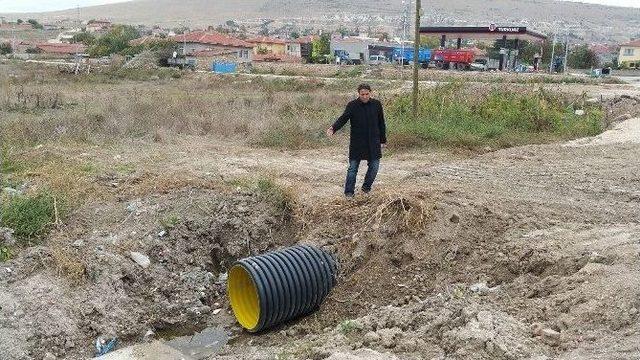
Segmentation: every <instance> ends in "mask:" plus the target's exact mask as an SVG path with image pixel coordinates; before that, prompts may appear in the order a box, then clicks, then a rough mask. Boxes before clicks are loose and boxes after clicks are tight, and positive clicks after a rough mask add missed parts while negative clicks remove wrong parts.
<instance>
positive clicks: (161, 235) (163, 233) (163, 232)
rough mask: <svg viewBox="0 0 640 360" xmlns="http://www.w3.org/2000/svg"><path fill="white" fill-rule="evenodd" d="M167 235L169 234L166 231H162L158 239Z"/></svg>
mask: <svg viewBox="0 0 640 360" xmlns="http://www.w3.org/2000/svg"><path fill="white" fill-rule="evenodd" d="M165 235H167V232H166V231H165V230H162V231H160V232H159V233H158V237H163V236H165Z"/></svg>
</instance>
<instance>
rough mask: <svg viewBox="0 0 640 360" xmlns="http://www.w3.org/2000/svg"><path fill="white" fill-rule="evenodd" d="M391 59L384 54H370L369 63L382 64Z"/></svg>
mask: <svg viewBox="0 0 640 360" xmlns="http://www.w3.org/2000/svg"><path fill="white" fill-rule="evenodd" d="M388 62H389V61H388V60H387V57H386V56H384V55H370V56H369V65H382V64H386V63H388Z"/></svg>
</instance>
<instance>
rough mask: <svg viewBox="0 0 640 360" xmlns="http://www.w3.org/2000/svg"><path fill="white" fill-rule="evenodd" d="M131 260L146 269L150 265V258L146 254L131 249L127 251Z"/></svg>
mask: <svg viewBox="0 0 640 360" xmlns="http://www.w3.org/2000/svg"><path fill="white" fill-rule="evenodd" d="M129 256H130V257H131V260H133V261H135V262H136V264H138V265H140V266H141V267H142V268H143V269H146V268H148V267H149V265H151V260H149V257H147V255H144V254H141V253H139V252H135V251H131V252H130V253H129Z"/></svg>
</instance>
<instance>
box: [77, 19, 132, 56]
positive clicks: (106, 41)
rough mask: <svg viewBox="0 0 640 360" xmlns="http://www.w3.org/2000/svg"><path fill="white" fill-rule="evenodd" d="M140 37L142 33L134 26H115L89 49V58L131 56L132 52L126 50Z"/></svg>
mask: <svg viewBox="0 0 640 360" xmlns="http://www.w3.org/2000/svg"><path fill="white" fill-rule="evenodd" d="M138 37H140V33H139V32H138V30H137V29H136V28H134V27H133V26H130V25H115V26H114V27H113V28H112V29H111V30H110V31H109V32H108V33H106V34H105V35H103V36H101V37H99V38H98V39H96V41H95V43H94V44H93V45H92V46H91V47H90V48H89V51H88V52H89V56H91V57H101V56H107V55H111V54H117V53H122V52H126V53H127V54H130V52H131V51H130V50H127V51H125V49H127V48H128V47H129V41H131V40H133V39H137V38H138Z"/></svg>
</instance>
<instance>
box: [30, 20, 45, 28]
mask: <svg viewBox="0 0 640 360" xmlns="http://www.w3.org/2000/svg"><path fill="white" fill-rule="evenodd" d="M27 22H28V23H29V24H31V26H33V28H34V29H44V26H42V24H40V23H39V22H38V21H37V20H35V19H29V20H27Z"/></svg>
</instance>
